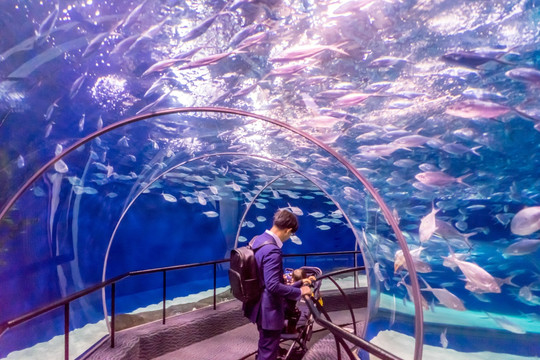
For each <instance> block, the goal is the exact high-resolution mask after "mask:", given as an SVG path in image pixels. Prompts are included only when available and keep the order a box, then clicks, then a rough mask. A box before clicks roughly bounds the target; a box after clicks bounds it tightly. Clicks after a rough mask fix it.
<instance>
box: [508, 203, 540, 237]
mask: <svg viewBox="0 0 540 360" xmlns="http://www.w3.org/2000/svg"><path fill="white" fill-rule="evenodd" d="M539 229H540V206H531V207H528V208H525V209H522V210H520V211H519V212H518V213H517V214H516V215H515V216H514V218H513V219H512V222H511V223H510V230H511V231H512V233H513V234H516V235H521V236H526V235H530V234H532V233H533V232H536V231H538V230H539Z"/></svg>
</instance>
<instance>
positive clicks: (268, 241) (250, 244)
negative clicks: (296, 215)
mask: <svg viewBox="0 0 540 360" xmlns="http://www.w3.org/2000/svg"><path fill="white" fill-rule="evenodd" d="M257 237H258V235H255V236H254V237H253V239H251V241H250V242H249V247H250V248H251V249H252V250H253V252H255V251H257V250H259V249H260V248H262V247H263V246H264V245H269V244H274V245H276V246H277V244H276V242H275V241H274V239H272V240H267V241H265V242H263V243H262V244H260V245H259V246H257V247H256V248H255V247H253V243H254V242H255V239H256V238H257Z"/></svg>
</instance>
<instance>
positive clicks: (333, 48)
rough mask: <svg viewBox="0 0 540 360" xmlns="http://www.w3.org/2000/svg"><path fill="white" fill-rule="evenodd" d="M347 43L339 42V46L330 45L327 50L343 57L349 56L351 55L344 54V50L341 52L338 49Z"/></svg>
mask: <svg viewBox="0 0 540 360" xmlns="http://www.w3.org/2000/svg"><path fill="white" fill-rule="evenodd" d="M348 42H349V41H348V40H347V41H344V42H341V43H339V44H337V45H330V46H328V49H329V50H332V51H335V52H337V53H340V54H343V55H345V56H351V55H350V54H349V53H348V52H346V51H345V50H341V49H340V47H341V46H343V45H345V44H347V43H348Z"/></svg>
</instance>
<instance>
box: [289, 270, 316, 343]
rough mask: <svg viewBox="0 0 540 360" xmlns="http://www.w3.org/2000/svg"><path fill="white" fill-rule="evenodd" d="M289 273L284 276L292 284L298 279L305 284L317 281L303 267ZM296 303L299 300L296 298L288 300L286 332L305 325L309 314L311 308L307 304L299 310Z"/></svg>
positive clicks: (291, 332)
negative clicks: (307, 274) (308, 275)
mask: <svg viewBox="0 0 540 360" xmlns="http://www.w3.org/2000/svg"><path fill="white" fill-rule="evenodd" d="M287 275H288V274H286V275H284V276H285V278H286V280H287V282H288V283H289V284H290V285H292V284H294V283H296V282H297V281H302V282H303V285H310V284H311V282H312V281H315V277H314V276H310V277H306V273H305V271H304V269H301V268H300V269H295V270H293V271H292V273H291V274H290V277H288V276H287ZM302 301H303V300H300V302H302ZM296 305H297V302H296V301H295V300H286V307H285V319H287V325H286V327H285V332H286V333H287V334H294V333H295V332H296V329H297V328H299V327H302V326H304V325H305V324H306V320H307V317H308V315H309V314H308V312H309V309H308V308H307V306H306V305H305V304H303V303H302V304H301V305H303V306H300V308H301V310H299V309H298V307H297V306H296ZM299 305H300V304H299Z"/></svg>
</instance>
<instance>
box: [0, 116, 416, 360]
mask: <svg viewBox="0 0 540 360" xmlns="http://www.w3.org/2000/svg"><path fill="white" fill-rule="evenodd" d="M187 112H208V113H225V114H233V115H239V116H245V117H250V118H254V119H258V120H262V121H266V122H268V123H271V124H274V125H276V126H279V127H282V128H284V129H287V130H289V131H291V132H293V133H295V134H298V135H300V136H302V137H303V138H305V139H307V140H309V141H310V142H312V143H314V144H315V145H317V146H319V147H320V148H322V149H324V150H325V151H326V152H328V153H329V154H330V155H331V156H333V157H334V158H336V160H338V161H339V162H340V163H342V164H343V165H344V166H345V167H346V168H347V169H348V170H349V171H350V172H351V173H352V174H353V175H354V176H355V177H356V178H357V179H358V180H360V182H361V183H362V184H363V185H364V186H365V187H366V189H367V190H368V192H369V193H370V194H371V196H373V197H374V199H375V201H377V203H378V204H379V206H380V207H381V209H382V210H383V215H384V217H385V219H386V221H387V222H388V224H390V227H391V228H392V230H393V231H394V233H395V234H396V238H397V240H398V243H399V245H400V247H401V249H402V250H403V255H404V257H405V263H406V265H407V269H408V271H409V275H410V281H411V287H412V293H413V301H414V311H415V316H414V323H415V327H414V333H415V349H414V359H416V360H420V359H422V351H423V343H424V337H423V333H424V314H423V309H422V304H421V301H420V298H421V295H420V284H419V282H418V275H417V272H416V268H415V266H414V263H413V259H412V256H411V254H410V252H409V249H408V245H407V241H406V240H405V237H404V236H403V233H402V232H401V230H400V228H399V225H398V224H397V221H396V220H395V219H394V217H393V215H392V212H391V211H390V209H389V208H388V206H387V205H386V203H385V202H384V200H383V199H382V197H381V196H380V195H379V193H378V191H377V190H376V189H375V187H374V186H373V185H372V184H371V183H370V182H369V181H368V180H367V179H366V178H365V177H364V176H363V175H362V174H361V173H360V172H359V171H358V170H357V169H356V168H355V167H354V166H352V165H351V164H350V163H349V162H348V161H347V160H346V159H345V158H344V157H343V156H342V155H340V154H339V153H338V152H337V151H336V150H334V149H332V148H331V147H330V146H328V145H326V144H325V143H324V142H322V141H321V140H319V139H317V138H315V137H314V136H312V135H310V134H308V133H306V132H305V131H303V130H300V129H297V128H295V127H293V126H291V125H289V124H287V123H284V122H282V121H279V120H275V119H272V118H270V117H267V116H264V115H258V114H254V113H250V112H247V111H244V110H238V109H231V108H225V107H186V108H171V109H165V110H160V111H156V112H152V113H148V114H143V115H136V116H133V117H130V118H127V119H124V120H121V121H119V122H117V123H114V124H111V125H108V126H106V127H104V128H102V129H101V130H98V131H96V132H94V133H92V134H90V135H88V136H86V137H84V138H82V139H80V140H79V141H77V142H75V143H74V144H73V145H71V146H70V147H69V148H67V149H65V151H64V152H63V153H61V154H59V155H57V156H55V157H54V158H52V159H51V160H49V161H48V162H47V163H46V164H44V165H43V166H42V167H41V168H40V169H39V170H38V171H36V172H35V173H34V175H32V176H31V177H30V179H28V180H27V181H26V182H25V183H24V184H23V185H22V186H21V187H20V188H19V190H18V191H17V192H16V193H15V194H14V195H13V196H12V197H11V198H10V200H9V201H8V202H7V203H6V205H4V207H3V208H2V211H1V212H0V221H1V220H2V219H3V218H4V216H5V215H6V213H7V212H8V211H9V210H10V209H11V207H12V206H13V205H14V204H15V202H16V201H17V200H18V199H19V198H20V197H21V196H22V194H23V193H24V192H25V191H26V190H28V189H29V188H30V186H31V185H32V184H33V183H34V182H35V181H36V180H37V179H38V178H39V177H41V176H42V175H43V174H44V173H45V172H46V171H47V170H48V169H49V168H50V167H51V166H52V165H54V163H56V162H57V161H58V160H60V159H62V158H63V157H64V156H66V155H67V154H69V153H71V152H72V151H74V150H75V149H77V148H78V147H80V146H81V145H83V144H85V143H87V142H89V141H90V140H92V139H94V138H96V137H98V136H100V135H102V134H105V133H107V132H109V131H112V130H114V129H117V128H120V127H122V126H124V125H127V124H130V123H133V122H138V121H141V120H145V119H148V118H152V117H157V116H163V115H169V114H177V113H187Z"/></svg>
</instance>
